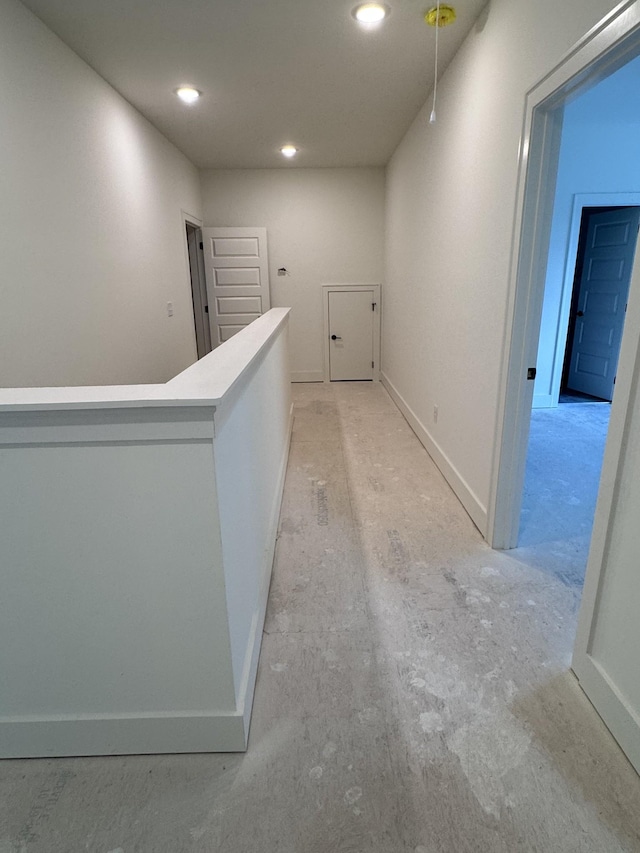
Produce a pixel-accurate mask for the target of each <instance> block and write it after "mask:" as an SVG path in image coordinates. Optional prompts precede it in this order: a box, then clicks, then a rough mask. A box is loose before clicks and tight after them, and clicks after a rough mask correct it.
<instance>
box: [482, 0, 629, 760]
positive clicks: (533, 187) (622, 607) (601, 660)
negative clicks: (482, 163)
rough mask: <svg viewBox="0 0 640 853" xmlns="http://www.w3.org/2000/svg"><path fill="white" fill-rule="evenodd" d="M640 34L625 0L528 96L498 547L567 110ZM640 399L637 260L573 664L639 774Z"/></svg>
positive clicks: (493, 507)
mask: <svg viewBox="0 0 640 853" xmlns="http://www.w3.org/2000/svg"><path fill="white" fill-rule="evenodd" d="M639 36H640V0H630V2H622V3H620V4H619V5H618V6H616V8H615V9H613V10H612V11H611V12H610V13H609V14H607V15H606V16H605V17H604V18H603V19H602V21H601V22H600V23H599V24H598V25H596V26H595V27H594V28H593V29H592V30H590V31H589V33H587V35H586V36H585V37H584V38H583V39H582V41H581V42H580V43H578V44H577V45H576V46H575V47H574V48H573V49H572V50H571V51H570V52H569V53H568V54H567V55H566V57H565V58H564V59H562V60H561V62H560V63H559V64H558V65H557V66H556V67H555V68H554V69H552V71H551V72H550V73H549V74H547V75H546V76H545V77H544V78H543V79H542V80H541V81H540V83H538V84H537V85H536V86H534V87H533V89H531V90H530V91H529V93H528V94H527V98H526V105H525V120H524V126H523V133H522V137H521V150H520V158H519V177H518V192H517V202H516V217H515V223H514V238H513V244H512V257H511V271H510V282H509V284H510V286H509V314H508V324H507V334H506V336H505V349H504V361H503V371H502V377H501V388H500V397H499V409H498V424H499V426H498V430H497V432H496V445H495V448H494V464H493V476H492V490H491V498H490V502H489V519H488V539H489V544H490V545H492V547H514V546H515V545H516V543H517V531H518V523H519V516H520V505H521V497H522V489H523V484H524V461H525V458H526V450H527V438H528V424H529V420H530V417H531V397H532V394H531V393H530V387H528V386H530V384H531V383H529V382H528V381H527V367H528V366H530V365H533V364H534V363H535V361H534V360H533V358H535V353H536V351H537V343H538V339H539V332H540V316H541V313H542V293H543V291H544V276H545V272H546V255H547V249H548V244H549V228H550V222H551V214H552V209H553V197H554V192H555V176H556V171H557V160H558V145H557V141H556V140H557V139H558V138H559V134H558V132H557V127H558V124H559V123H560V122H559V117H561V116H559V113H560V112H561V110H562V106H563V104H564V103H565V102H566V100H567V99H568V98H569V97H571V96H572V95H573V94H575V93H576V92H577V91H579V89H580V87H583V86H584V87H586V86H589V85H590V84H591V83H593V82H594V81H597V80H598V79H601V78H602V77H603V76H606V74H607V73H608V72H609V71H611V70H615V68H616V66H617V67H620V66H621V65H622V64H624V62H625V61H626V60H627V59H629V58H633V56H636V55H637V50H638V45H639V43H640V37H639ZM532 357H533V358H532ZM639 401H640V264H637V263H636V264H635V266H634V272H633V273H632V277H631V287H630V293H629V303H628V310H627V319H626V323H625V329H624V333H623V338H622V347H621V352H620V359H619V365H618V379H617V382H616V391H615V395H614V399H613V405H612V413H611V423H610V427H609V432H608V436H607V445H606V449H605V457H604V462H603V467H602V476H601V480H600V490H599V494H598V503H597V506H596V514H595V521H594V529H593V536H592V539H591V547H590V551H589V562H588V566H587V574H586V580H585V587H584V592H583V597H582V605H581V610H580V617H579V624H578V635H577V638H576V645H575V651H574V657H573V664H572V666H573V670H574V672H575V673H576V675H577V677H578V679H579V682H580V685H581V687H582V688H583V690H584V692H585V693H586V695H587V696H588V697H589V699H590V700H591V702H592V703H593V705H594V706H595V708H596V709H597V711H598V713H599V714H600V716H601V717H602V719H603V721H604V722H605V724H606V725H607V727H608V728H609V729H610V731H611V732H612V733H613V734H614V736H615V737H616V739H617V740H618V743H619V744H620V746H621V747H622V749H623V750H624V752H625V753H626V755H627V757H628V758H629V759H630V761H631V762H632V764H633V765H634V766H635V768H636V769H637V770H638V772H640V695H639V687H638V685H639V684H640V679H639V677H638V655H637V649H638V647H639V645H640V620H638V618H637V611H638V600H639V598H640V583H639V579H640V575H638V571H637V554H638V550H639V549H640V542H639V541H638V533H637V530H638V524H637V518H638V507H639V506H640V494H639V491H640V487H639V485H638V484H640V471H639V470H638V468H639V462H638V460H640V446H639V439H638V436H640V403H639ZM627 466H628V467H627ZM618 627H619V628H620V631H619V632H618Z"/></svg>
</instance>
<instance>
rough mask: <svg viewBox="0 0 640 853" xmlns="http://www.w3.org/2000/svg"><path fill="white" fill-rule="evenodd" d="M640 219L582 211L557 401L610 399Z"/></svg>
mask: <svg viewBox="0 0 640 853" xmlns="http://www.w3.org/2000/svg"><path fill="white" fill-rule="evenodd" d="M639 221H640V208H638V207H604V208H603V207H584V208H583V209H582V217H581V224H580V237H579V241H578V252H577V256H576V264H575V272H574V279H573V288H572V296H571V311H570V314H569V326H568V329H567V346H566V349H565V357H564V364H563V369H562V382H561V385H560V399H559V402H561V403H572V402H574V401H576V402H580V401H582V402H596V401H605V402H608V403H610V402H611V400H612V399H613V391H614V386H615V381H616V373H617V368H618V357H619V355H620V345H621V343H622V332H623V329H624V317H625V313H626V310H627V299H628V296H629V285H630V283H631V270H632V268H633V260H634V255H635V251H636V243H637V240H638V223H639Z"/></svg>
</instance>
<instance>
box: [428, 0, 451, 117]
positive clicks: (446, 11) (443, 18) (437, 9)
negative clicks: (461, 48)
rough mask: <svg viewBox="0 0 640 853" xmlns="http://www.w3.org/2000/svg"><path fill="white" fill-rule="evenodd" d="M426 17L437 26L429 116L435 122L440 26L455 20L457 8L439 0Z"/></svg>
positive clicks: (431, 23) (430, 24) (431, 24)
mask: <svg viewBox="0 0 640 853" xmlns="http://www.w3.org/2000/svg"><path fill="white" fill-rule="evenodd" d="M424 19H425V21H426V22H427V24H429V26H430V27H435V28H436V55H435V67H434V74H433V105H432V107H431V115H430V116H429V123H430V124H435V121H436V98H437V95H438V32H439V30H440V27H446V26H448V25H449V24H452V23H453V22H454V21H455V19H456V10H455V9H454V8H453V6H441V5H440V0H438V3H437V5H436V6H434V8H433V9H429V11H428V12H427V14H426V15H425V16H424Z"/></svg>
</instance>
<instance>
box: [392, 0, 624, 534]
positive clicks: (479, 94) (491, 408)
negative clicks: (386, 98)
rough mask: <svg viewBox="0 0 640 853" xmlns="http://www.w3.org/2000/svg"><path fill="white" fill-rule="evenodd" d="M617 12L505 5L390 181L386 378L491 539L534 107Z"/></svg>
mask: <svg viewBox="0 0 640 853" xmlns="http://www.w3.org/2000/svg"><path fill="white" fill-rule="evenodd" d="M615 5H616V3H615V2H613V0H581V2H580V3H577V2H574V3H566V4H560V5H559V4H557V3H555V2H553V0H540V2H538V3H536V4H531V3H529V2H528V0H491V2H490V3H489V4H488V5H487V7H486V8H485V11H484V13H483V14H481V16H480V18H479V20H478V23H477V24H476V26H475V28H474V29H473V30H472V31H471V33H470V34H469V36H468V38H467V39H466V41H465V43H464V45H463V46H462V48H461V50H460V51H459V52H458V54H457V55H456V57H455V58H454V60H453V61H452V63H451V64H450V65H449V66H448V68H447V70H446V72H445V73H444V74H443V76H442V78H441V81H440V84H439V86H438V111H437V113H438V120H437V123H436V124H435V125H430V124H429V121H428V118H429V112H430V109H431V105H430V103H429V102H427V104H426V105H425V107H424V108H423V110H422V111H421V112H420V113H419V115H418V116H417V118H416V120H415V121H414V123H413V125H412V126H411V128H410V129H409V131H408V133H407V134H406V136H405V137H404V139H403V140H402V142H401V143H400V145H399V146H398V148H397V150H396V152H395V154H394V156H393V158H392V160H391V162H390V164H389V166H388V168H387V201H386V261H385V267H386V272H385V287H386V298H385V300H384V308H385V310H384V312H383V344H382V351H383V372H384V374H385V376H386V378H387V380H388V382H389V383H390V384H391V386H392V387H393V388H394V389H395V390H396V392H397V394H398V395H400V397H401V398H402V399H403V400H404V401H405V403H406V405H407V406H408V407H409V408H410V409H411V410H412V411H413V413H414V414H415V417H416V419H417V420H418V421H419V422H420V423H421V424H422V426H423V428H424V430H425V434H426V435H427V438H428V440H429V441H430V442H431V443H432V445H433V446H434V447H435V448H436V449H437V450H438V452H439V453H440V454H441V457H442V459H443V460H444V461H445V463H446V466H447V467H448V468H449V473H450V475H453V480H454V481H455V485H456V489H457V491H458V494H459V495H460V497H461V498H462V499H463V502H464V503H465V505H466V506H467V508H468V509H469V510H470V511H471V512H472V514H473V516H474V519H475V520H476V523H477V524H478V525H479V527H480V528H481V530H482V531H483V532H486V511H487V505H488V501H489V494H490V478H491V467H492V448H493V445H494V437H495V433H496V426H497V425H496V413H497V409H498V391H499V376H500V370H501V364H502V353H503V346H504V334H505V322H506V306H507V300H508V284H509V262H510V251H511V240H512V230H513V220H514V212H515V197H516V184H517V175H518V146H519V140H520V134H521V129H522V121H523V115H524V105H525V95H526V92H527V90H528V89H529V88H530V87H531V86H532V85H534V84H535V83H536V82H537V80H538V79H540V78H541V77H542V76H543V75H544V74H546V73H547V72H548V71H549V70H550V69H551V68H552V67H553V66H554V65H555V64H556V63H557V62H558V61H559V60H560V59H561V57H562V56H563V54H564V53H565V52H566V51H568V50H569V49H570V48H571V47H572V46H573V45H574V44H575V42H576V41H578V39H579V38H580V37H581V36H582V35H583V34H584V33H586V32H587V31H588V30H589V29H590V28H591V27H592V26H593V25H594V24H596V23H597V22H598V21H599V20H600V19H601V18H602V17H603V16H604V15H605V14H606V13H607V12H608V11H610V10H611V9H612V8H613V7H614V6H615ZM549 21H553V26H551V27H550V26H549ZM443 37H446V30H445V31H443ZM434 405H438V406H439V417H438V421H437V423H434V420H433V407H434Z"/></svg>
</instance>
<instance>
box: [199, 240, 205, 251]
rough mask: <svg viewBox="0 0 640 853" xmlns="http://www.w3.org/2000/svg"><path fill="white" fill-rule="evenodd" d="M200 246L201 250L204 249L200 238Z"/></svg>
mask: <svg viewBox="0 0 640 853" xmlns="http://www.w3.org/2000/svg"><path fill="white" fill-rule="evenodd" d="M200 248H201V249H202V250H204V243H203V242H202V240H200Z"/></svg>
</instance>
